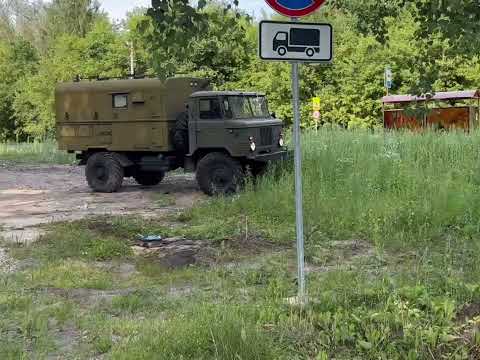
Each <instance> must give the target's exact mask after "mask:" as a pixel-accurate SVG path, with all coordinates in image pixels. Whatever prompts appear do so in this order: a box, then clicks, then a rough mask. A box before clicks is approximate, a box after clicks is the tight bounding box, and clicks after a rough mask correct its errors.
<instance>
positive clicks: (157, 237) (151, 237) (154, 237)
mask: <svg viewBox="0 0 480 360" xmlns="http://www.w3.org/2000/svg"><path fill="white" fill-rule="evenodd" d="M138 239H139V240H140V241H143V242H153V241H162V240H163V238H162V237H161V236H160V235H147V236H144V235H138Z"/></svg>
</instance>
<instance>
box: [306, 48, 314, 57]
mask: <svg viewBox="0 0 480 360" xmlns="http://www.w3.org/2000/svg"><path fill="white" fill-rule="evenodd" d="M306 54H307V56H308V57H312V56H313V55H315V50H313V49H307V51H306Z"/></svg>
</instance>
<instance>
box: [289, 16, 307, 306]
mask: <svg viewBox="0 0 480 360" xmlns="http://www.w3.org/2000/svg"><path fill="white" fill-rule="evenodd" d="M292 21H295V19H294V18H293V19H292ZM298 78H299V74H298V62H297V61H294V62H292V93H293V141H294V143H295V214H296V231H297V263H298V297H299V300H300V302H303V301H304V299H305V254H304V234H303V230H304V229H303V184H302V147H301V137H300V135H301V130H300V96H299V92H300V84H299V80H298Z"/></svg>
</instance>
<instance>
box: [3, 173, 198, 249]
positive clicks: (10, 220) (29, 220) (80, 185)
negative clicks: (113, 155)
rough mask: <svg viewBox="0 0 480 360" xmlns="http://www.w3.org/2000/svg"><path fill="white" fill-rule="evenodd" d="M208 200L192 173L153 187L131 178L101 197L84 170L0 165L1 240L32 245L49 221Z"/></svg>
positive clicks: (157, 210) (152, 211) (153, 212)
mask: <svg viewBox="0 0 480 360" xmlns="http://www.w3.org/2000/svg"><path fill="white" fill-rule="evenodd" d="M203 197H204V195H203V194H202V193H200V191H199V190H198V188H197V185H196V182H195V180H194V177H193V176H192V175H190V174H189V175H186V174H183V173H179V174H177V173H175V174H172V175H169V176H167V177H166V179H165V180H164V181H163V182H162V183H161V184H160V185H158V186H156V187H152V188H146V187H142V186H139V185H137V184H136V183H135V182H134V181H133V180H130V179H126V180H125V182H124V187H123V188H122V190H121V191H120V192H119V193H115V194H99V193H93V192H92V191H91V190H90V188H89V187H88V185H87V183H86V180H85V177H84V168H83V167H79V166H61V165H12V164H3V165H2V164H0V238H3V239H4V240H6V241H14V242H31V241H35V240H36V239H37V238H38V237H39V236H40V235H41V234H42V230H41V225H44V224H47V223H52V222H58V221H66V220H78V219H82V218H86V217H89V216H99V215H128V214H135V215H140V216H145V217H149V216H157V215H161V214H164V213H165V212H170V211H175V210H179V209H183V208H187V207H190V206H192V205H193V204H194V203H195V202H197V201H198V200H200V199H202V198H203ZM162 199H168V201H162Z"/></svg>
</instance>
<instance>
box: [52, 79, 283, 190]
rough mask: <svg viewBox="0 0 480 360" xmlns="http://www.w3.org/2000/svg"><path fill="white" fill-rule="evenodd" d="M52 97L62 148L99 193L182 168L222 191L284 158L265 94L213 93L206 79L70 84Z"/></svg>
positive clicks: (279, 127)
mask: <svg viewBox="0 0 480 360" xmlns="http://www.w3.org/2000/svg"><path fill="white" fill-rule="evenodd" d="M55 95H56V96H55V98H56V120H57V141H58V144H59V148H60V149H61V150H66V151H68V152H70V153H76V154H77V158H78V159H79V160H80V164H81V165H86V170H85V172H86V178H87V182H88V184H89V186H90V187H91V188H92V189H93V190H94V191H97V192H116V191H118V190H119V189H120V188H121V186H122V182H123V179H124V178H125V177H133V178H134V179H135V180H136V181H137V182H138V183H139V184H141V185H145V186H153V185H157V184H158V183H160V182H161V181H162V180H163V178H164V176H165V173H166V172H168V171H172V170H176V169H178V168H183V169H185V171H192V172H196V178H197V182H198V185H199V187H200V189H201V190H202V191H203V192H205V193H206V194H208V195H215V194H227V193H232V192H235V191H237V190H238V187H239V186H240V185H241V184H242V182H243V179H244V177H245V175H246V174H247V173H251V174H252V175H257V174H260V173H261V172H262V171H263V170H264V168H265V167H266V165H267V164H268V163H269V162H271V161H277V160H282V159H285V158H286V156H287V151H286V148H285V145H284V139H283V124H282V121H281V120H278V119H276V118H275V117H274V116H272V115H271V114H270V113H269V111H268V105H267V100H266V98H265V96H263V95H261V94H257V93H246V92H220V91H212V90H211V89H210V86H209V83H208V81H207V80H204V79H197V78H172V79H167V80H166V81H162V80H159V79H145V78H142V79H124V80H112V79H106V80H86V81H75V82H71V83H62V84H59V85H58V86H57V88H56V94H55Z"/></svg>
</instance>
